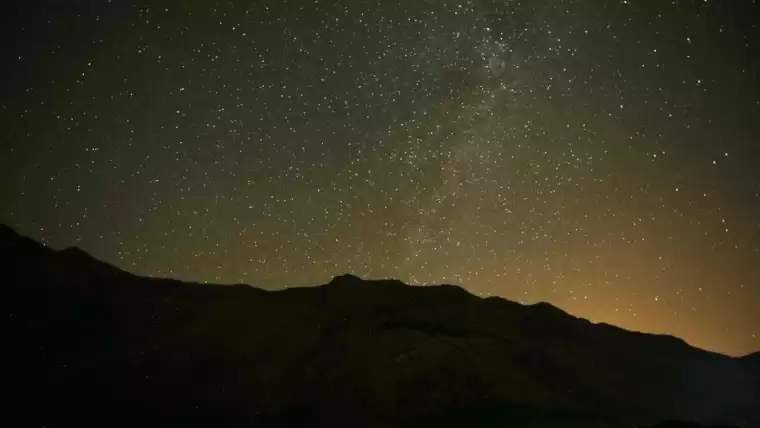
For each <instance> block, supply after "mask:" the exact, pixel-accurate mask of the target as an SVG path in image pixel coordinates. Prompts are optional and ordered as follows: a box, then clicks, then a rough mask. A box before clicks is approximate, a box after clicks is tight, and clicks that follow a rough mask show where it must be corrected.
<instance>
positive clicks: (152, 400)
mask: <svg viewBox="0 0 760 428" xmlns="http://www.w3.org/2000/svg"><path fill="white" fill-rule="evenodd" d="M9 231H10V232H12V233H10V232H9ZM0 251H2V254H1V256H2V257H1V259H2V263H3V264H4V266H3V270H4V271H6V272H9V275H8V278H9V280H10V281H9V284H10V289H11V291H12V293H11V299H10V300H9V301H10V303H11V304H10V305H7V306H8V308H7V313H10V314H11V315H13V316H12V317H11V318H12V319H13V321H12V322H11V325H10V327H11V330H12V333H13V334H12V336H11V337H13V338H14V339H16V340H18V343H17V345H18V346H16V347H14V348H15V351H14V354H13V356H14V357H16V358H17V359H18V361H17V362H18V364H17V365H19V366H28V367H27V368H28V370H27V371H26V372H28V373H33V372H35V371H37V372H40V368H44V370H41V372H42V373H45V375H44V376H43V375H41V374H40V375H38V376H37V377H36V378H35V382H33V383H34V384H36V385H37V386H38V387H40V388H42V386H45V388H42V389H43V390H47V391H48V392H49V393H51V395H50V396H49V397H47V398H46V399H45V400H43V401H45V403H46V405H47V406H49V407H52V408H54V409H56V411H57V413H55V412H53V413H52V414H59V415H63V416H61V419H60V420H62V421H64V424H67V423H70V422H72V421H79V422H81V419H78V418H81V415H78V414H77V412H76V411H75V410H76V409H81V405H82V402H81V401H78V400H79V398H81V399H82V400H85V401H86V400H94V401H95V402H98V403H101V405H102V408H103V409H111V410H113V409H116V408H119V407H120V406H121V405H123V404H124V403H132V402H136V403H137V404H135V405H134V406H135V409H136V410H135V411H134V415H133V416H134V417H135V418H137V419H138V420H141V421H144V419H145V418H147V419H150V420H166V421H169V422H171V423H177V421H193V422H198V421H202V420H209V419H204V418H210V420H211V421H213V422H214V423H215V424H217V425H218V424H221V425H227V423H225V422H224V421H225V420H227V419H229V418H232V419H234V420H229V425H239V424H240V422H241V421H245V422H247V423H251V424H257V425H273V426H280V425H283V424H284V425H299V424H300V423H302V424H305V425H312V426H313V425H314V424H316V425H320V424H328V423H330V424H335V423H342V422H347V420H346V419H345V418H348V419H349V420H353V421H356V420H362V419H365V420H367V421H370V422H371V423H369V424H368V426H411V425H419V424H422V425H426V424H428V423H432V422H431V421H436V420H438V421H440V420H441V418H442V419H443V420H447V419H451V420H455V419H456V417H454V416H455V415H459V416H457V417H460V416H461V417H464V418H475V419H477V418H478V417H481V416H482V415H495V416H493V417H494V418H495V420H504V419H505V418H507V419H509V418H516V419H515V420H529V421H532V422H529V423H528V425H529V426H544V425H546V424H549V425H551V424H552V423H555V424H556V420H553V422H551V420H552V419H551V418H554V417H556V418H561V419H562V420H563V421H564V420H565V419H567V418H569V419H567V420H571V419H572V420H574V421H575V422H572V424H575V425H572V424H571V425H568V426H591V425H583V424H584V423H586V422H587V423H588V424H592V425H593V426H596V425H595V424H597V425H598V424H603V426H633V425H634V424H642V423H654V422H656V421H657V420H668V419H687V420H695V421H698V422H703V423H734V424H737V426H760V424H759V421H760V415H758V414H757V411H756V410H755V409H754V408H753V406H752V404H754V403H756V402H758V400H757V399H758V397H760V394H759V392H760V391H758V388H757V385H760V382H758V383H757V384H754V383H753V381H754V380H760V376H758V371H757V370H755V368H754V365H752V364H749V365H747V364H744V365H739V364H736V361H737V359H735V358H732V357H729V356H725V355H722V354H717V353H713V352H710V351H706V350H702V349H699V348H695V347H692V346H690V345H688V344H687V343H686V342H684V341H683V340H681V339H678V338H674V337H672V336H667V335H652V334H648V333H640V332H631V331H628V330H624V329H621V328H619V327H615V326H610V325H605V324H603V323H600V324H595V323H592V322H590V321H588V320H585V319H582V318H578V317H574V316H573V315H570V314H568V313H566V312H565V311H563V310H562V309H560V308H557V307H555V306H553V305H551V304H548V303H538V304H534V305H521V304H519V303H516V302H512V301H509V300H507V299H503V298H495V297H489V298H485V299H483V298H480V297H478V296H475V295H472V294H471V293H469V292H467V291H466V290H464V289H463V288H461V287H458V286H452V285H445V284H444V285H436V286H419V287H416V286H408V285H406V284H404V283H403V282H401V281H398V280H363V279H361V278H359V277H356V276H353V275H341V276H338V277H335V278H333V280H331V281H330V282H329V283H328V284H325V285H324V286H319V287H302V288H287V289H284V290H279V291H265V290H262V289H259V288H256V287H252V286H247V285H245V286H244V285H236V286H216V285H206V284H197V283H183V282H180V281H176V280H171V279H155V278H144V277H139V276H135V275H132V274H130V273H127V272H124V271H121V270H119V269H118V268H116V267H114V266H112V265H109V264H107V263H104V262H101V261H99V260H97V259H95V258H93V257H92V256H90V255H89V254H87V253H86V252H84V251H82V250H79V249H76V250H71V249H67V250H63V251H54V250H51V249H49V248H47V247H44V246H41V245H39V244H36V243H34V241H31V240H29V239H28V238H24V237H21V236H20V235H18V234H16V233H15V231H13V230H12V229H10V228H8V227H2V226H0ZM40 302H47V303H44V304H41V303H40ZM34 338H36V340H33V339H34ZM40 343H43V345H42V348H44V350H43V351H40V350H39V348H40ZM753 355H755V354H751V355H750V356H746V357H742V358H740V359H738V360H741V361H751V360H754V359H756V356H753ZM758 355H760V353H758ZM750 357H751V358H750ZM209 364H210V365H209ZM64 365H65V367H66V368H61V367H63V366H64ZM72 372H73V373H74V374H72ZM197 373H206V375H208V376H211V377H210V378H208V379H206V378H205V377H203V376H206V375H203V376H202V377H203V379H205V380H203V381H200V380H199V379H198V378H197ZM126 374H131V375H132V376H127V377H124V376H126ZM188 377H189V378H191V379H194V380H193V381H192V382H191V383H190V384H187V382H188V381H187V379H186V378H188ZM103 378H105V379H109V381H110V383H111V384H113V385H118V386H119V387H118V388H105V389H106V393H104V391H103V389H104V388H103V386H102V381H101V380H100V379H103ZM244 380H245V382H244ZM18 384H19V385H18V388H19V389H21V390H23V389H24V382H23V381H21V380H19V381H18ZM263 390H266V391H268V393H267V394H263V393H262V392H261V391H263ZM70 391H75V392H76V393H77V394H74V395H73V396H74V397H79V398H67V400H66V403H64V404H66V405H65V406H64V405H63V404H56V403H55V399H54V397H59V396H61V395H63V396H68V395H67V394H65V393H67V392H70ZM214 391H216V392H214ZM326 391H329V392H330V394H326V393H325V392H326ZM56 393H57V394H56ZM69 395H70V394H69ZM167 396H169V397H171V396H176V398H175V399H168V401H169V402H170V405H169V406H168V407H167V408H162V409H155V406H156V403H157V402H162V400H167V399H166V398H165V397H167ZM136 397H140V398H136ZM160 397H164V398H160ZM241 397H250V398H249V399H248V400H243V399H242V398H241ZM192 402H196V403H200V404H195V405H197V406H199V407H202V408H203V409H204V411H196V410H198V409H196V408H195V407H194V406H195V405H193V406H191V405H190V404H188V403H192ZM599 403H601V404H602V406H603V407H604V408H603V409H600V408H598V407H599ZM252 407H253V410H252ZM525 409H540V410H535V411H533V410H525ZM199 414H200V415H199ZM547 415H555V416H547ZM556 415H559V416H556ZM573 415H575V416H573ZM547 418H548V419H550V420H549V421H547V420H546V419H547ZM42 419H43V420H42V422H48V423H52V424H53V425H55V422H56V421H55V420H49V419H45V418H42ZM576 419H577V420H576ZM299 421H301V422H299ZM584 421H585V422H584ZM85 422H91V421H85ZM563 423H564V422H563ZM85 424H87V423H85ZM243 424H245V423H243ZM542 424H544V425H542ZM604 424H606V425H604ZM201 425H202V424H201ZM482 426H493V425H489V424H488V423H486V422H484V424H483V425H482Z"/></svg>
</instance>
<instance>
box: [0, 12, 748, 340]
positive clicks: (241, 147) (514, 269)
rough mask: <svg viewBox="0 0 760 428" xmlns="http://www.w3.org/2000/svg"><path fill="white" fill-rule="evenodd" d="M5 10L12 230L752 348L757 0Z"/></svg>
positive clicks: (298, 281)
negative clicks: (483, 301)
mask: <svg viewBox="0 0 760 428" xmlns="http://www.w3.org/2000/svg"><path fill="white" fill-rule="evenodd" d="M6 3H8V2H6ZM6 3H4V4H3V9H4V10H3V12H2V15H4V16H3V17H2V18H0V21H1V22H0V32H1V33H2V39H1V41H0V47H1V48H2V49H0V63H1V64H2V67H1V69H0V82H1V83H0V126H2V134H1V136H0V148H1V150H2V151H1V152H0V153H2V154H0V177H1V178H2V180H1V182H0V201H1V204H0V222H2V223H6V224H8V225H10V226H12V227H14V228H16V229H17V230H18V231H19V232H20V233H22V234H25V235H28V236H30V237H32V238H34V239H37V240H41V241H43V242H45V243H47V244H49V245H51V246H52V247H54V248H63V247H67V246H72V245H77V246H80V247H82V248H83V249H85V250H87V251H89V252H90V253H91V254H93V255H94V256H95V257H98V258H100V259H103V260H105V261H108V262H110V263H113V264H115V265H117V266H119V267H121V268H123V269H126V270H128V271H131V272H134V273H137V274H144V275H152V276H166V277H175V278H178V279H183V280H196V281H207V282H214V283H248V284H252V285H256V286H260V287H264V288H269V289H274V288H282V287H284V286H294V285H313V284H320V283H325V282H327V281H328V280H329V279H330V278H331V277H332V276H335V275H338V274H342V273H346V272H350V273H354V274H356V275H359V276H362V277H368V278H385V277H392V278H399V279H401V280H403V281H405V282H409V283H416V284H432V283H454V284H461V285H462V286H464V287H465V288H467V289H468V290H470V291H471V292H472V293H475V294H478V295H482V296H487V295H499V296H503V297H505V298H508V299H511V300H517V301H521V302H524V303H533V302H536V301H548V302H550V303H552V304H554V305H557V306H559V307H561V308H563V309H565V310H567V311H569V312H570V313H572V314H574V315H577V316H582V317H585V318H589V319H591V320H593V321H604V322H608V323H613V324H617V325H620V326H623V327H626V328H630V329H635V330H642V331H647V332H657V333H668V334H673V335H677V336H680V337H683V338H684V339H685V340H687V341H688V342H689V343H691V344H694V345H696V346H700V347H703V348H707V349H711V350H716V351H720V352H724V353H729V354H732V355H741V354H745V353H748V352H751V351H755V350H758V349H760V309H758V308H760V29H759V28H758V24H757V22H756V21H755V20H754V18H753V17H752V16H753V15H754V16H760V4H758V3H757V2H756V1H750V0H736V1H717V0H707V1H705V0H702V1H664V0H663V1H660V0H648V1H635V0H630V1H615V0H584V1H581V0H564V1H559V0H534V1H528V0H521V1H518V0H501V1H491V0H461V1H449V0H436V1H433V0H421V1H402V0H351V1H345V0H344V1H332V0H308V1H307V0H288V1H282V0H261V1H255V2H243V1H237V0H224V1H215V2H210V1H208V2H206V1H203V2H201V1H191V2H188V1H144V2H132V1H127V0H80V1H62V0H60V1H55V0H45V1H41V0H28V1H24V2H18V1H14V2H11V4H6Z"/></svg>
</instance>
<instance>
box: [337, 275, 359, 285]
mask: <svg viewBox="0 0 760 428" xmlns="http://www.w3.org/2000/svg"><path fill="white" fill-rule="evenodd" d="M362 282H364V280H363V279H362V278H360V277H358V276H356V275H351V274H350V273H344V274H343V275H338V276H336V277H334V278H333V279H331V280H330V282H329V284H331V285H344V284H359V283H362Z"/></svg>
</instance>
